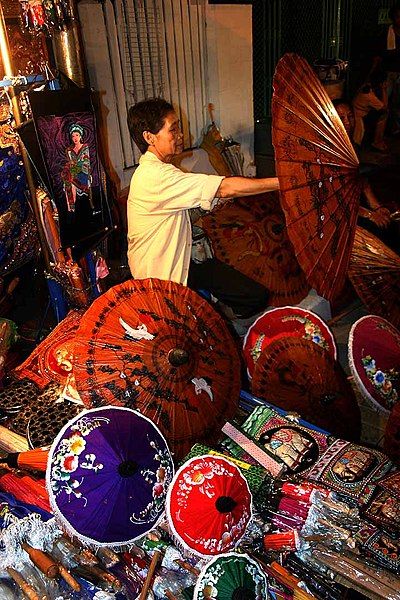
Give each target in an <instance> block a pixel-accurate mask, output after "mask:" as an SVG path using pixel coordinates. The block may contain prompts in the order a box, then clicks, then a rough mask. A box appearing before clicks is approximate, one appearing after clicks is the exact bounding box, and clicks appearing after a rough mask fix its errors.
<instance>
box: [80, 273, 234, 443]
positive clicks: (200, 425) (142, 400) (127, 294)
mask: <svg viewBox="0 0 400 600" xmlns="http://www.w3.org/2000/svg"><path fill="white" fill-rule="evenodd" d="M73 370H74V374H75V379H76V385H77V389H78V392H79V394H80V396H81V398H82V400H83V402H84V403H85V405H86V406H88V407H95V406H104V405H107V404H114V405H116V406H126V407H128V408H134V409H137V410H139V411H140V412H142V413H143V414H144V415H146V416H147V417H149V418H150V419H151V420H152V421H153V422H154V423H155V424H156V425H158V426H159V427H160V429H161V431H162V432H163V433H164V435H165V437H166V438H167V441H168V442H169V444H170V446H171V447H172V449H173V450H174V451H175V452H176V453H177V454H179V455H183V454H185V453H187V452H188V451H189V449H190V447H191V446H192V444H193V443H194V441H199V440H200V439H201V440H207V439H208V438H209V437H210V436H212V435H213V434H214V433H217V432H219V431H220V430H221V427H222V425H223V424H224V423H225V421H226V420H228V419H229V418H231V417H232V416H233V415H234V414H235V412H236V409H237V406H238V399H239V391H240V366H239V357H238V352H237V349H236V346H235V342H234V340H233V339H232V337H231V335H230V333H229V331H228V328H227V326H226V325H225V322H224V321H223V320H222V318H221V317H220V316H219V315H218V314H217V313H216V312H215V311H214V310H213V309H212V307H211V306H210V305H209V304H208V303H207V302H206V301H205V300H203V299H202V298H200V296H198V295H197V294H196V293H195V292H193V291H191V290H190V289H189V288H187V287H184V286H182V285H180V284H178V283H174V282H171V281H161V280H158V279H144V280H130V281H127V282H125V283H123V284H121V285H119V286H115V287H114V288H111V289H110V290H108V292H106V293H105V294H104V295H103V296H101V297H100V298H98V299H97V300H95V302H94V303H93V304H92V306H91V307H90V308H89V309H88V311H87V312H86V313H85V315H84V316H83V317H82V321H81V325H80V327H79V330H78V332H77V335H76V337H75V351H74V366H73Z"/></svg>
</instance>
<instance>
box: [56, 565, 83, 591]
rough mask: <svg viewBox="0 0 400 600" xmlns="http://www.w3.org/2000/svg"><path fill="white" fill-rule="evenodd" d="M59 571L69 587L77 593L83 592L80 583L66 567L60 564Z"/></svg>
mask: <svg viewBox="0 0 400 600" xmlns="http://www.w3.org/2000/svg"><path fill="white" fill-rule="evenodd" d="M58 570H59V572H60V575H61V577H62V578H63V579H64V581H65V583H67V584H68V585H69V587H70V588H72V589H73V590H74V591H75V592H80V591H81V586H80V583H78V581H77V580H76V579H75V577H73V576H72V575H71V573H70V572H69V571H68V569H66V568H65V567H64V565H62V564H60V563H59V564H58Z"/></svg>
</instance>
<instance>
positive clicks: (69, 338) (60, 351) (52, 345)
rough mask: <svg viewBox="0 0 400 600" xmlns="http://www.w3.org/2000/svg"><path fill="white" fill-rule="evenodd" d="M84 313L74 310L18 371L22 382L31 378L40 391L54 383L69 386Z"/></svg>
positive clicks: (16, 374)
mask: <svg viewBox="0 0 400 600" xmlns="http://www.w3.org/2000/svg"><path fill="white" fill-rule="evenodd" d="M82 314H83V311H79V310H71V311H70V312H69V313H68V315H67V316H66V317H65V319H63V320H62V321H61V322H60V323H59V324H58V325H57V326H56V327H55V328H54V329H53V331H51V332H50V333H49V335H48V336H47V337H46V338H45V339H44V340H43V341H42V342H40V344H39V345H38V346H36V348H35V349H34V350H33V352H31V354H30V355H29V356H28V358H27V359H26V360H25V361H24V362H23V363H22V364H21V365H19V366H18V367H17V368H16V369H15V370H14V376H15V377H17V378H18V379H25V378H27V379H30V380H31V381H34V382H35V383H36V384H37V385H38V386H39V387H40V388H44V387H45V386H46V385H47V384H48V383H50V382H51V381H54V382H58V383H59V384H61V385H65V383H66V382H67V379H68V378H69V377H70V376H71V373H72V364H73V340H74V336H75V333H76V331H77V329H78V327H79V323H80V320H81V317H82Z"/></svg>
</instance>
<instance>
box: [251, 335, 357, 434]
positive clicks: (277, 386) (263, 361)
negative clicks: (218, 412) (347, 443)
mask: <svg viewBox="0 0 400 600" xmlns="http://www.w3.org/2000/svg"><path fill="white" fill-rule="evenodd" d="M252 390H253V393H254V394H255V395H256V396H259V397H261V398H265V400H267V401H269V402H272V403H273V404H275V405H276V406H279V407H280V408H284V409H285V410H287V411H294V412H296V413H298V414H300V415H301V416H302V417H303V419H305V420H307V421H310V423H314V424H315V425H317V426H318V427H321V428H322V429H325V430H326V431H329V432H330V433H332V434H333V435H335V436H337V437H342V438H344V439H346V440H351V441H354V440H357V439H359V435H360V429H361V417H360V409H359V407H358V404H357V400H356V398H355V396H354V392H353V390H352V387H351V385H350V383H349V382H348V381H347V378H346V375H345V374H344V372H343V370H342V368H341V367H340V365H339V363H338V362H337V361H334V360H333V359H332V357H331V356H330V355H329V353H328V352H326V351H325V350H324V349H323V348H321V347H320V346H318V345H317V344H314V342H312V341H311V340H306V339H303V338H296V337H284V338H281V339H278V340H276V341H274V342H272V343H271V344H270V345H268V346H267V347H266V348H265V350H263V352H262V354H261V356H260V358H259V359H258V361H257V363H256V368H255V371H254V377H253V380H252Z"/></svg>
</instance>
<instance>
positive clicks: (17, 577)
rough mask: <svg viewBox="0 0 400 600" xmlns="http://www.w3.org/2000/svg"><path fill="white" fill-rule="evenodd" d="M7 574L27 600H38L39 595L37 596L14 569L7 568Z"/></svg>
mask: <svg viewBox="0 0 400 600" xmlns="http://www.w3.org/2000/svg"><path fill="white" fill-rule="evenodd" d="M7 573H8V574H9V576H10V577H11V579H13V580H14V581H15V583H16V584H17V586H18V587H19V588H20V589H21V590H22V591H23V593H24V594H25V596H26V597H27V598H29V600H40V596H39V594H37V592H36V590H35V589H34V588H33V587H32V586H31V585H29V583H28V582H27V581H25V579H24V578H23V577H22V575H20V574H19V573H18V571H16V570H15V569H13V568H11V567H8V569H7Z"/></svg>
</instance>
